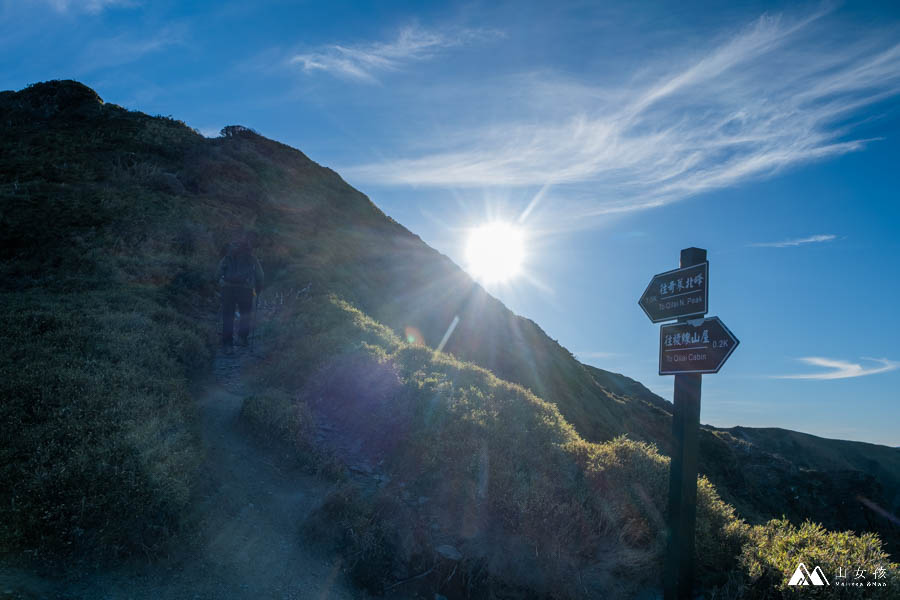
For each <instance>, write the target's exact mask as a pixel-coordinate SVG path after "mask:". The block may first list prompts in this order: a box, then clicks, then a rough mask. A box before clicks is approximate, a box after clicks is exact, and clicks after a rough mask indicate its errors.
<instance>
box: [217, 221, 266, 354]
mask: <svg viewBox="0 0 900 600" xmlns="http://www.w3.org/2000/svg"><path fill="white" fill-rule="evenodd" d="M216 280H217V281H218V282H219V285H220V286H221V289H222V346H224V348H225V353H226V354H230V353H231V350H232V343H233V337H234V309H235V306H236V307H237V308H238V309H240V311H241V323H240V326H239V327H238V341H237V345H238V346H246V345H247V337H248V336H249V335H250V316H251V313H252V312H253V297H254V296H255V295H256V294H258V293H259V292H261V291H262V287H263V270H262V266H260V264H259V261H258V260H256V257H254V256H253V253H252V251H251V249H250V242H249V240H247V239H246V238H242V239H241V240H239V241H237V242H234V243H232V244H231V245H230V246H229V249H228V253H227V254H226V255H225V256H224V257H223V258H222V260H221V261H219V269H218V271H217V272H216Z"/></svg>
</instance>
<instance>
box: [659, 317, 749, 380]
mask: <svg viewBox="0 0 900 600" xmlns="http://www.w3.org/2000/svg"><path fill="white" fill-rule="evenodd" d="M738 344H740V342H739V341H738V339H737V338H736V337H734V334H733V333H731V331H729V330H728V328H727V327H725V323H723V322H722V320H721V319H719V317H710V318H708V319H694V320H692V321H685V322H683V323H670V324H668V325H663V326H662V327H660V328H659V374H660V375H677V374H679V373H718V372H719V369H721V368H722V365H724V364H725V361H726V360H728V357H729V356H731V353H732V352H734V349H735V348H737V346H738Z"/></svg>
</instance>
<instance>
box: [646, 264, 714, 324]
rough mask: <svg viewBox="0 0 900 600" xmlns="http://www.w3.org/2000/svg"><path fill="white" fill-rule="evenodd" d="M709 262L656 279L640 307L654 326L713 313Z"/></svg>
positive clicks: (660, 275)
mask: <svg viewBox="0 0 900 600" xmlns="http://www.w3.org/2000/svg"><path fill="white" fill-rule="evenodd" d="M708 279H709V262H702V263H700V264H696V265H693V266H690V267H684V268H683V269H675V270H673V271H666V272H665V273H660V274H659V275H655V276H654V277H653V279H652V280H651V281H650V285H648V286H647V289H646V290H644V293H643V294H642V295H641V299H640V300H638V304H640V305H641V308H643V309H644V312H645V313H647V316H648V317H650V320H651V321H653V322H654V323H659V322H660V321H669V320H671V319H677V318H678V317H687V316H692V315H697V316H701V315H705V314H706V313H707V312H708V311H709V308H708V306H709V282H708Z"/></svg>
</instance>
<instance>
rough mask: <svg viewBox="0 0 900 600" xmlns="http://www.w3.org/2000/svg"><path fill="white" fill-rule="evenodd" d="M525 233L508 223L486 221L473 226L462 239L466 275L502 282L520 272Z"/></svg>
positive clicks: (481, 279)
mask: <svg viewBox="0 0 900 600" xmlns="http://www.w3.org/2000/svg"><path fill="white" fill-rule="evenodd" d="M524 259H525V236H524V235H523V233H522V230H521V229H519V228H518V227H515V226H513V225H510V224H509V223H503V222H495V223H487V224H485V225H482V226H480V227H477V228H475V229H473V230H472V231H471V232H470V233H469V239H468V241H467V242H466V261H467V263H468V271H469V274H470V275H472V277H474V278H475V279H478V280H480V281H483V282H485V283H503V282H505V281H509V280H510V279H512V278H514V277H516V276H517V275H518V274H519V273H520V272H521V271H522V263H523V261H524Z"/></svg>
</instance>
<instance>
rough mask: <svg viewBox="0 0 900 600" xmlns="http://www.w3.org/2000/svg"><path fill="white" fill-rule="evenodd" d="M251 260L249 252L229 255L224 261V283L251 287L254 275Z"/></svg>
mask: <svg viewBox="0 0 900 600" xmlns="http://www.w3.org/2000/svg"><path fill="white" fill-rule="evenodd" d="M253 262H254V260H253V256H252V255H250V254H237V255H232V256H229V257H228V260H227V261H226V262H225V283H227V284H230V285H239V286H242V287H248V288H252V287H253V285H254V283H255V281H254V279H255V277H256V274H255V269H254V268H253Z"/></svg>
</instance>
